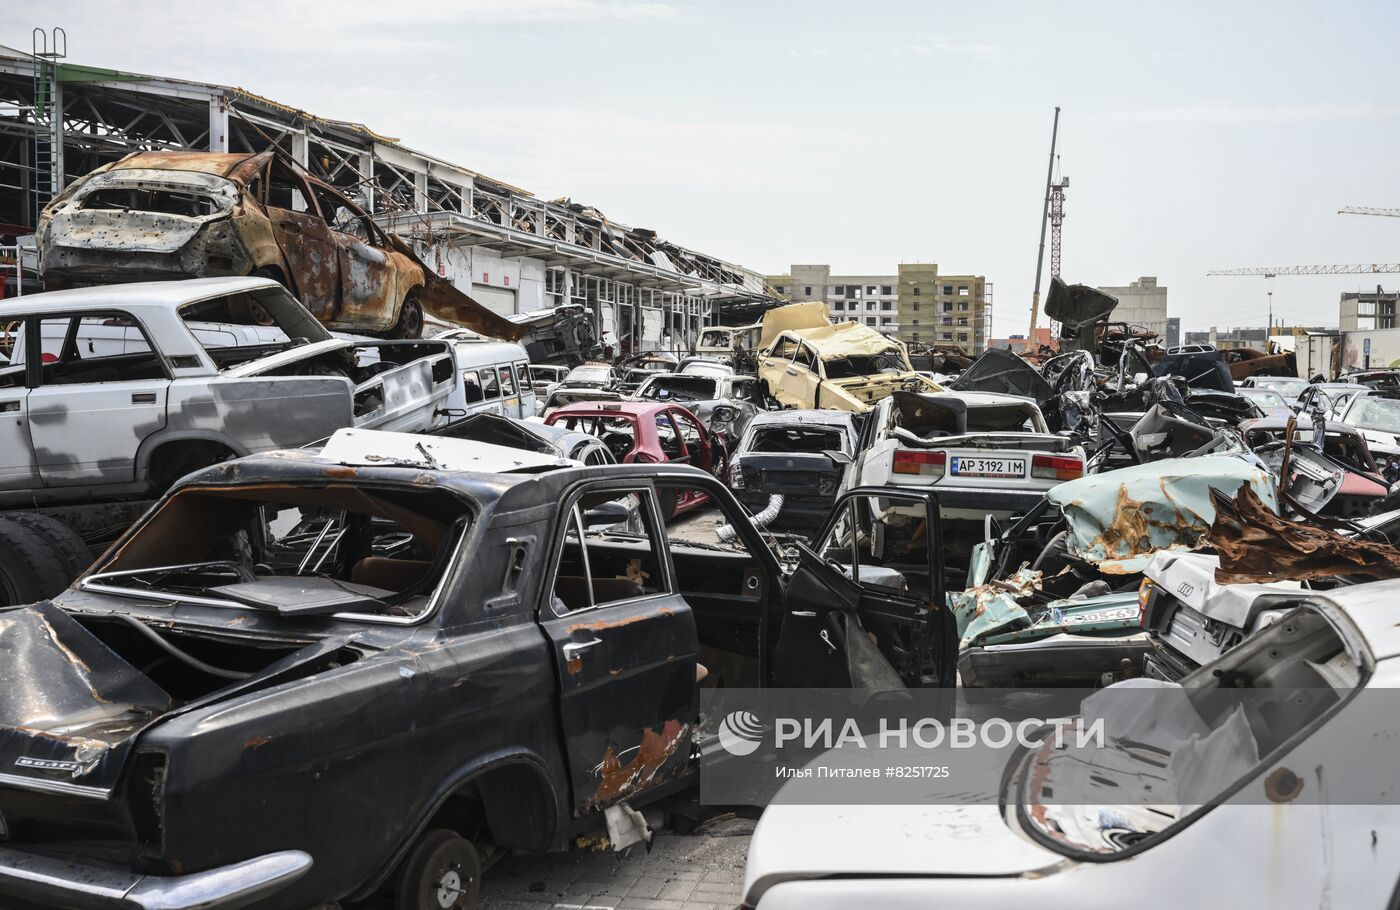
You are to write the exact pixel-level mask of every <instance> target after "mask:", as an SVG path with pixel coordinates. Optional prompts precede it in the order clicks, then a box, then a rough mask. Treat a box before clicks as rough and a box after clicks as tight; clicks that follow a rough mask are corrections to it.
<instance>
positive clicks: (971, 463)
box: [953, 455, 1026, 477]
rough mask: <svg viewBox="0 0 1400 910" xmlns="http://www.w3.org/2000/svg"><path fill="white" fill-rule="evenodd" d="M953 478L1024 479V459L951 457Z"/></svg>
mask: <svg viewBox="0 0 1400 910" xmlns="http://www.w3.org/2000/svg"><path fill="white" fill-rule="evenodd" d="M953 476H954V477H1025V476H1026V460H1025V459H1024V458H967V457H966V456H961V455H954V456H953Z"/></svg>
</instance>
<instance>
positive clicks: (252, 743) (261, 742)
mask: <svg viewBox="0 0 1400 910" xmlns="http://www.w3.org/2000/svg"><path fill="white" fill-rule="evenodd" d="M270 742H272V737H271V736H254V737H251V738H250V739H248V740H247V741H246V742H244V743H243V748H244V749H257V748H260V747H262V746H265V745H267V744H268V743H270Z"/></svg>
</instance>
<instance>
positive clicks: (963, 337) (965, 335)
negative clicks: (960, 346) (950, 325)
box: [958, 332, 967, 341]
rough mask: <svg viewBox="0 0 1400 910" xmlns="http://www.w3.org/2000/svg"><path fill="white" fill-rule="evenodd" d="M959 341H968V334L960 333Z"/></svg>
mask: <svg viewBox="0 0 1400 910" xmlns="http://www.w3.org/2000/svg"><path fill="white" fill-rule="evenodd" d="M958 340H959V341H966V340H967V333H966V332H959V333H958Z"/></svg>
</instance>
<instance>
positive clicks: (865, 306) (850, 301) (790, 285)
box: [767, 262, 992, 352]
mask: <svg viewBox="0 0 1400 910" xmlns="http://www.w3.org/2000/svg"><path fill="white" fill-rule="evenodd" d="M767 280H768V284H769V286H770V287H772V288H773V290H775V291H776V292H777V293H778V294H780V295H781V296H783V297H784V298H785V299H787V300H792V301H803V300H820V301H823V302H825V303H826V304H827V305H828V306H829V307H830V309H831V318H832V319H836V320H854V321H857V322H862V323H864V324H865V325H867V326H870V327H871V328H874V329H878V330H879V331H881V332H884V333H885V334H887V335H892V336H895V337H897V338H899V339H900V340H902V341H914V342H924V343H928V344H949V345H961V346H962V347H963V348H965V349H967V350H968V351H972V352H980V351H982V350H983V349H984V348H985V347H986V344H987V334H988V332H987V329H988V326H989V324H990V322H991V300H992V285H991V283H990V282H988V281H987V280H986V278H984V277H983V276H981V275H940V274H939V272H938V265H937V264H936V263H931V262H930V263H922V262H906V263H900V265H899V270H898V272H897V273H896V274H894V275H833V274H831V266H829V265H793V266H792V267H791V268H790V269H789V270H788V272H787V274H785V275H769V276H768V279H767Z"/></svg>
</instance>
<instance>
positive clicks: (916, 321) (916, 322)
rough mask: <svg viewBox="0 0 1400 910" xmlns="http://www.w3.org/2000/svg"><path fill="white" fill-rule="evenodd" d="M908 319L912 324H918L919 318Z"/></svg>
mask: <svg viewBox="0 0 1400 910" xmlns="http://www.w3.org/2000/svg"><path fill="white" fill-rule="evenodd" d="M910 321H911V322H912V323H913V324H914V325H918V324H919V320H917V319H913V320H910Z"/></svg>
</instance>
